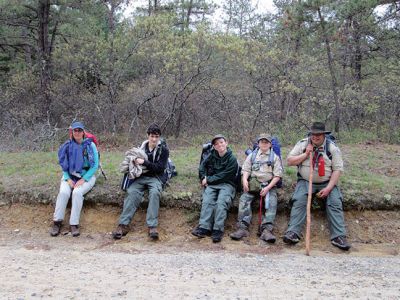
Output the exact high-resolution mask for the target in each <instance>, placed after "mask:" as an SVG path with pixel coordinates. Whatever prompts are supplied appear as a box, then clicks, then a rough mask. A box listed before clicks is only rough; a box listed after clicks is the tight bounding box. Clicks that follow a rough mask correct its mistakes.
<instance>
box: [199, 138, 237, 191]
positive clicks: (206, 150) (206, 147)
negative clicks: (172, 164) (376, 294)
mask: <svg viewBox="0 0 400 300" xmlns="http://www.w3.org/2000/svg"><path fill="white" fill-rule="evenodd" d="M212 149H213V145H212V144H211V142H207V143H205V144H203V146H202V150H201V155H200V162H199V167H200V165H201V164H202V163H203V161H206V160H207V159H208V158H209V157H210V155H211V150H212ZM237 164H238V168H237V170H236V174H235V186H236V192H241V191H242V181H241V177H242V175H241V174H242V167H241V166H240V164H239V161H238V162H237ZM207 174H212V170H211V167H210V169H208V170H207ZM199 179H201V175H200V172H199Z"/></svg>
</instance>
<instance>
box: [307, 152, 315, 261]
mask: <svg viewBox="0 0 400 300" xmlns="http://www.w3.org/2000/svg"><path fill="white" fill-rule="evenodd" d="M312 155H313V153H312V151H311V152H310V175H309V177H308V197H307V223H306V255H308V256H310V235H311V198H312V180H313V172H314V169H313V159H312Z"/></svg>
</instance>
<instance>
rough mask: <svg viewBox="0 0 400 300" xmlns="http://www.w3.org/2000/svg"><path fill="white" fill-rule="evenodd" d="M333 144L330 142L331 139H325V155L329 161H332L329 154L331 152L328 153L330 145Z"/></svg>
mask: <svg viewBox="0 0 400 300" xmlns="http://www.w3.org/2000/svg"><path fill="white" fill-rule="evenodd" d="M332 143H333V142H332V140H331V139H328V138H325V153H326V156H328V158H329V160H332V153H331V151H330V149H329V148H330V145H331V144H332Z"/></svg>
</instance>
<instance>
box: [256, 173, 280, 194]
mask: <svg viewBox="0 0 400 300" xmlns="http://www.w3.org/2000/svg"><path fill="white" fill-rule="evenodd" d="M280 179H281V178H280V177H279V176H275V177H274V178H272V180H271V182H270V183H269V184H268V185H267V186H266V187H263V188H262V189H261V191H260V196H263V197H264V196H265V195H266V194H267V193H268V192H269V191H270V190H271V189H272V188H273V187H274V186H275V185H276V184H277V183H278V182H279V180H280Z"/></svg>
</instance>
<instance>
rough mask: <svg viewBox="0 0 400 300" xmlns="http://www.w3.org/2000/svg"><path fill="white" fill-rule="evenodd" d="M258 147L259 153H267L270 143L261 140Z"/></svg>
mask: <svg viewBox="0 0 400 300" xmlns="http://www.w3.org/2000/svg"><path fill="white" fill-rule="evenodd" d="M258 147H259V148H260V150H261V152H267V151H268V149H269V148H271V143H270V142H269V141H267V140H266V139H261V140H260V141H259V142H258Z"/></svg>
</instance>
